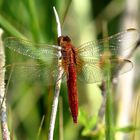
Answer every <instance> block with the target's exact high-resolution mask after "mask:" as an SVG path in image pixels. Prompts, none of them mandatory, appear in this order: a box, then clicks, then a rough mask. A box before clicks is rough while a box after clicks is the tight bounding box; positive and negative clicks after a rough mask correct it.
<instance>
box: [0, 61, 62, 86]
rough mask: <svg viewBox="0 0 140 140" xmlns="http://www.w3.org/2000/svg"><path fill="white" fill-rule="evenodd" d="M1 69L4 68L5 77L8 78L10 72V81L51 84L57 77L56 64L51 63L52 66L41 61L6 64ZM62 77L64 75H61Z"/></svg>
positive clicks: (0, 70)
mask: <svg viewBox="0 0 140 140" xmlns="http://www.w3.org/2000/svg"><path fill="white" fill-rule="evenodd" d="M3 69H6V77H5V79H6V80H8V79H9V77H10V74H11V77H12V78H11V80H10V81H11V82H15V81H16V82H18V81H19V82H20V81H24V82H27V81H28V82H30V83H32V84H33V83H36V82H41V83H42V82H43V83H45V85H46V86H47V85H53V84H55V83H56V80H57V77H58V65H57V64H56V65H55V62H54V63H53V67H52V66H49V65H47V64H43V63H38V64H37V63H33V62H30V63H14V64H9V65H6V66H5V67H3V68H1V69H0V72H2V70H3ZM62 78H64V75H63V77H62Z"/></svg>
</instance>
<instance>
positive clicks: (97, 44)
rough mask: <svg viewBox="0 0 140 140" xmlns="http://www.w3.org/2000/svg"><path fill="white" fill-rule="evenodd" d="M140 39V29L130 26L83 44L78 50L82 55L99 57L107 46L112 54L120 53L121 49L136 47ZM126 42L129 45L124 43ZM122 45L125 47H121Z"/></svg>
mask: <svg viewBox="0 0 140 140" xmlns="http://www.w3.org/2000/svg"><path fill="white" fill-rule="evenodd" d="M139 39H140V34H139V31H138V30H136V29H133V28H130V29H127V30H125V31H123V32H120V33H117V34H115V35H112V36H110V37H107V38H104V39H102V40H99V41H91V42H87V43H85V44H83V45H81V46H80V47H79V48H78V49H77V51H78V55H79V56H80V57H96V58H99V57H100V56H101V55H102V54H103V53H104V51H105V50H106V46H107V47H108V49H109V50H110V52H111V54H112V55H119V51H120V49H123V50H126V49H128V48H130V47H134V46H135V45H136V43H137V42H138V40H139ZM125 42H126V43H127V45H125V44H124V43H125ZM122 45H123V48H121V47H122Z"/></svg>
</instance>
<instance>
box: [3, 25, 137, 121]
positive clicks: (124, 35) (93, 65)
mask: <svg viewBox="0 0 140 140" xmlns="http://www.w3.org/2000/svg"><path fill="white" fill-rule="evenodd" d="M132 37H133V38H134V39H133V42H131V40H132ZM138 39H139V33H138V31H137V30H136V29H133V28H131V29H127V30H125V31H123V32H120V33H117V34H115V35H113V36H110V37H107V38H104V39H102V40H99V41H91V42H87V43H85V44H83V45H81V46H80V47H78V48H76V47H74V45H73V44H72V42H71V39H70V38H69V37H68V36H60V37H58V39H57V42H58V45H47V44H36V43H32V42H30V41H27V40H22V39H18V38H15V37H8V38H6V39H5V41H4V45H5V47H8V48H10V49H12V50H14V51H16V52H18V53H20V54H23V55H26V56H29V57H31V58H34V59H38V60H41V61H43V62H45V63H46V68H45V70H46V71H47V72H49V74H48V75H52V76H53V77H55V76H57V74H56V73H57V70H58V66H59V65H58V59H61V60H62V67H63V69H64V72H65V75H66V78H67V88H68V100H69V106H70V110H71V114H72V117H73V122H74V123H77V121H78V120H77V118H78V90H77V84H76V82H77V78H78V79H79V80H80V81H82V82H85V83H94V82H98V81H101V80H103V79H105V77H106V76H105V75H104V74H103V71H104V64H105V59H106V57H104V56H105V54H106V53H105V52H106V48H105V47H104V46H105V44H107V46H108V50H109V51H110V54H111V56H109V57H108V59H109V60H110V65H111V66H112V67H113V69H114V70H113V72H115V71H117V70H120V68H122V70H120V71H119V72H120V73H124V72H127V71H129V70H130V69H131V68H132V63H131V61H129V60H126V59H121V56H120V55H119V50H120V48H121V45H122V44H123V42H127V44H128V45H126V46H125V48H124V49H128V48H129V47H132V46H133V45H135V44H136V43H137V41H138ZM58 51H61V54H62V55H61V56H60V55H59V53H58ZM54 62H55V63H54ZM124 62H125V66H124V67H125V68H124V69H123V67H121V64H122V63H124ZM48 63H49V64H48ZM17 66H18V65H17ZM29 66H32V65H29ZM53 68H54V69H53ZM46 78H47V77H46Z"/></svg>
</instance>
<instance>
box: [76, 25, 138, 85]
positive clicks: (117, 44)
mask: <svg viewBox="0 0 140 140" xmlns="http://www.w3.org/2000/svg"><path fill="white" fill-rule="evenodd" d="M139 38H140V36H139V32H138V31H137V30H136V29H132V28H131V29H128V30H126V31H123V32H120V33H117V34H115V35H113V36H110V37H107V38H104V39H102V40H99V41H91V42H87V43H85V44H83V45H81V46H80V47H79V48H77V71H78V73H79V74H78V77H79V79H80V80H81V81H85V82H86V83H93V82H98V81H101V80H103V79H105V78H106V75H104V71H105V65H104V62H105V61H106V60H107V59H109V61H110V68H111V72H112V73H111V74H112V75H114V74H115V73H117V74H122V73H125V72H127V71H129V70H131V69H132V67H133V64H132V62H131V61H129V60H125V59H120V57H121V56H120V54H119V51H120V49H122V48H121V47H122V45H123V50H126V49H128V48H130V47H134V46H135V45H136V44H137V42H138V40H139ZM124 42H127V45H126V46H125V44H124ZM106 47H107V48H108V49H106Z"/></svg>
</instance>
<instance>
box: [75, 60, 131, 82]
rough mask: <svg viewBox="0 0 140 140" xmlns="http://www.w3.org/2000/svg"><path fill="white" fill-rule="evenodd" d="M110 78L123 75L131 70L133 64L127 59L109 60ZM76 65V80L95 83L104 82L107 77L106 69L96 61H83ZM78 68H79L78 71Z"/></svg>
mask: <svg viewBox="0 0 140 140" xmlns="http://www.w3.org/2000/svg"><path fill="white" fill-rule="evenodd" d="M109 61H110V62H109V63H110V67H109V71H110V76H111V77H113V76H116V75H120V74H124V73H126V72H128V71H130V70H131V69H132V68H133V63H132V62H131V61H130V60H127V59H120V58H118V59H117V58H116V59H110V60H109ZM79 64H80V63H78V65H77V69H78V79H79V80H80V81H82V82H85V83H88V84H90V83H95V82H101V81H102V80H106V78H107V76H108V75H105V70H106V67H105V65H103V63H102V62H100V61H99V60H98V59H85V60H82V61H81V64H82V67H81V64H80V65H79ZM79 68H81V69H80V70H79Z"/></svg>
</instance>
